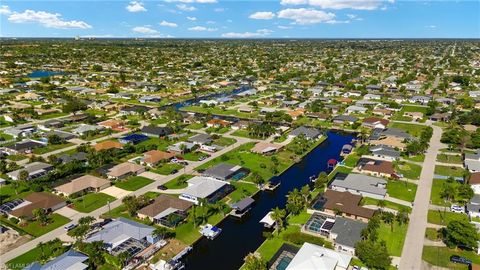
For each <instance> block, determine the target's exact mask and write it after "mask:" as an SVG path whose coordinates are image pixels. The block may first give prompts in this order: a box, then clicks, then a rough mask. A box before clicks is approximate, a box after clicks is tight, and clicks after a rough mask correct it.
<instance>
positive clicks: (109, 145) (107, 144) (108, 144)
mask: <svg viewBox="0 0 480 270" xmlns="http://www.w3.org/2000/svg"><path fill="white" fill-rule="evenodd" d="M93 148H94V149H95V151H97V152H98V151H102V150H109V149H114V148H116V149H122V148H123V145H122V144H121V143H119V142H116V141H103V142H99V143H97V144H95V145H94V146H93Z"/></svg>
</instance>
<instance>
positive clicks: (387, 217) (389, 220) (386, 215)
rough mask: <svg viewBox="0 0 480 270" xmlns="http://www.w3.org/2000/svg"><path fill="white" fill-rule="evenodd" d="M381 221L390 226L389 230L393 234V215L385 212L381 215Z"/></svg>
mask: <svg viewBox="0 0 480 270" xmlns="http://www.w3.org/2000/svg"><path fill="white" fill-rule="evenodd" d="M382 219H383V221H384V222H385V223H387V224H390V230H391V231H392V232H393V225H394V223H395V215H394V214H392V213H390V212H385V213H383V215H382Z"/></svg>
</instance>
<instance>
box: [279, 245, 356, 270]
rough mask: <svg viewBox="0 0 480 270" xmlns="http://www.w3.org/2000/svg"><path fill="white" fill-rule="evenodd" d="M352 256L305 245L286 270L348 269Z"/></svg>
mask: <svg viewBox="0 0 480 270" xmlns="http://www.w3.org/2000/svg"><path fill="white" fill-rule="evenodd" d="M351 260H352V256H350V255H347V254H343V253H339V252H337V251H335V250H331V249H328V248H324V247H321V246H317V245H314V244H310V243H304V244H303V246H302V247H301V248H300V250H299V251H298V252H297V254H296V255H295V257H293V259H292V261H291V262H290V264H289V265H288V266H287V269H286V270H340V269H347V268H348V266H349V265H350V261H351Z"/></svg>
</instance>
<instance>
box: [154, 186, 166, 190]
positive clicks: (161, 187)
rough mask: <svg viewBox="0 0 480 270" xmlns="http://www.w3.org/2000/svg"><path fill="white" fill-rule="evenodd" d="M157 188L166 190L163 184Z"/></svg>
mask: <svg viewBox="0 0 480 270" xmlns="http://www.w3.org/2000/svg"><path fill="white" fill-rule="evenodd" d="M157 188H158V189H160V190H167V189H168V188H167V187H166V186H164V185H160V186H158V187H157Z"/></svg>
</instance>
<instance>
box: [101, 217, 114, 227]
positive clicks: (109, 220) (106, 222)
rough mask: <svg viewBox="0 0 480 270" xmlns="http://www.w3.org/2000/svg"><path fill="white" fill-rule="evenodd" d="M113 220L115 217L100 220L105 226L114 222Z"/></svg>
mask: <svg viewBox="0 0 480 270" xmlns="http://www.w3.org/2000/svg"><path fill="white" fill-rule="evenodd" d="M112 220H113V219H111V218H106V219H104V220H103V221H101V222H100V226H102V227H103V226H105V225H107V224H108V223H110V222H112Z"/></svg>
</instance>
